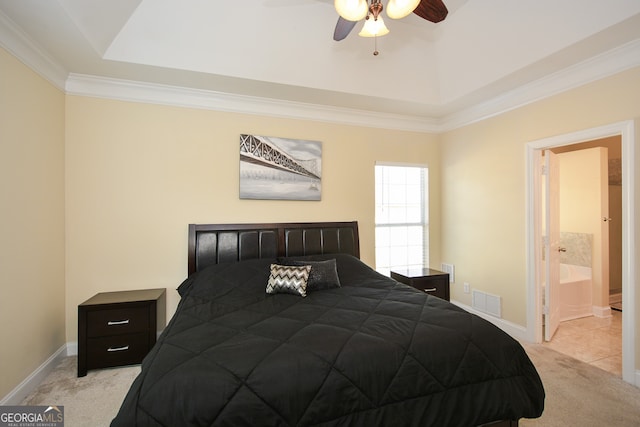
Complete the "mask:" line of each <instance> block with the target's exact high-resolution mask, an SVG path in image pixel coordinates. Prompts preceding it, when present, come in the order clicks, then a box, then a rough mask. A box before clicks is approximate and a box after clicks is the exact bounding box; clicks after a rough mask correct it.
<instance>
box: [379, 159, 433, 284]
mask: <svg viewBox="0 0 640 427" xmlns="http://www.w3.org/2000/svg"><path fill="white" fill-rule="evenodd" d="M375 169H376V170H375V174H376V177H375V178H376V216H375V221H376V269H377V271H378V272H380V273H382V274H386V275H389V272H390V271H391V270H392V269H394V268H422V267H424V266H427V265H428V264H429V262H428V260H429V218H428V217H429V215H428V212H429V209H428V188H429V186H428V169H427V168H426V167H422V166H392V165H381V164H377V165H376V166H375Z"/></svg>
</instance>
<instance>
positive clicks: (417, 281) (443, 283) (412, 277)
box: [391, 268, 449, 301]
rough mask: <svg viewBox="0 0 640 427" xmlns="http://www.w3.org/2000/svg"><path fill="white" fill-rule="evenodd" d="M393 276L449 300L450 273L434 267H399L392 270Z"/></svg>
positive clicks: (401, 281) (399, 280) (406, 283)
mask: <svg viewBox="0 0 640 427" xmlns="http://www.w3.org/2000/svg"><path fill="white" fill-rule="evenodd" d="M391 278H392V279H395V280H397V281H398V282H400V283H404V284H405V285H409V286H413V287H414V288H416V289H419V290H421V291H423V292H425V293H427V294H429V295H433V296H434V297H438V298H442V299H443V300H446V301H449V274H448V273H443V272H442V271H438V270H434V269H432V268H418V269H399V270H395V271H391Z"/></svg>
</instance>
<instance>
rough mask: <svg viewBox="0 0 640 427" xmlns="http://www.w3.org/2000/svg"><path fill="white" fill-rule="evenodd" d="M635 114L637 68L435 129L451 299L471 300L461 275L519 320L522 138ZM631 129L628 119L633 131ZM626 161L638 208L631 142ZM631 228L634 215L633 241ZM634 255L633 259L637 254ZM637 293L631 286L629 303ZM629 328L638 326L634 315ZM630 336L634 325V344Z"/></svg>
mask: <svg viewBox="0 0 640 427" xmlns="http://www.w3.org/2000/svg"><path fill="white" fill-rule="evenodd" d="M636 117H640V68H635V69H632V70H628V71H626V72H623V73H620V74H618V75H616V76H613V77H610V78H606V79H602V80H600V81H597V82H594V83H591V84H589V85H586V86H583V87H580V88H577V89H574V90H571V91H568V92H565V93H562V94H559V95H556V96H554V97H551V98H548V99H545V100H542V101H539V102H536V103H533V104H531V105H528V106H525V107H522V108H519V109H517V110H513V111H510V112H508V113H505V114H502V115H499V116H496V117H493V118H490V119H487V120H484V121H482V122H479V123H475V124H473V125H469V126H466V127H464V128H460V129H456V130H454V131H450V132H446V133H445V134H443V135H442V147H441V153H442V157H441V168H442V178H441V179H442V231H441V232H442V236H441V241H442V248H441V257H442V260H443V261H444V262H449V263H453V264H455V267H456V270H455V271H456V284H455V285H453V286H452V289H451V295H452V298H453V299H456V300H459V301H462V302H463V303H466V304H469V305H470V304H471V298H470V294H464V293H463V292H462V283H463V282H465V281H467V282H469V283H470V285H471V287H472V288H473V287H475V288H479V289H481V290H484V291H486V292H490V293H496V294H498V295H501V296H502V297H503V305H502V309H503V317H504V318H505V319H506V320H508V321H511V322H514V323H516V324H519V325H526V259H525V257H526V242H525V231H526V223H525V178H526V176H525V147H526V144H527V142H530V141H535V140H538V139H542V138H546V137H550V136H554V135H562V134H567V133H570V132H575V131H579V130H584V129H588V128H593V127H597V126H602V125H606V124H610V123H615V122H618V121H622V120H630V119H634V118H636ZM639 129H640V128H639V127H638V124H637V122H636V128H635V130H636V135H638V133H639ZM636 138H638V136H636ZM638 140H640V139H637V140H636V142H637V141H638ZM633 164H634V166H635V170H636V175H635V180H636V182H635V192H636V194H635V197H634V200H635V203H636V207H635V209H636V212H640V211H638V199H640V197H638V196H639V195H640V194H639V193H640V185H639V183H638V182H639V180H640V173H638V165H639V164H640V150H638V149H636V151H635V158H634V159H633ZM639 228H640V219H638V218H636V219H635V230H636V241H637V239H638V229H639ZM636 247H637V245H636ZM636 255H637V256H636V258H637V259H635V260H634V262H635V265H636V266H637V265H640V262H639V258H640V256H638V255H640V253H639V252H638V251H637V252H636ZM634 282H637V281H634ZM634 286H635V285H634ZM639 299H640V292H636V307H638V300H639ZM636 319H638V316H636ZM636 331H640V322H638V321H637V320H636ZM637 336H638V332H636V344H637V345H638V348H639V349H640V339H638V338H637ZM638 354H640V352H638ZM636 366H640V364H639V363H636Z"/></svg>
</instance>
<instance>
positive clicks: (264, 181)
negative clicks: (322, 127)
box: [240, 134, 322, 201]
mask: <svg viewBox="0 0 640 427" xmlns="http://www.w3.org/2000/svg"><path fill="white" fill-rule="evenodd" d="M321 198H322V143H321V142H319V141H310V140H302V139H291V138H281V137H271V136H262V135H252V134H241V135H240V199H258V200H304V201H319V200H321Z"/></svg>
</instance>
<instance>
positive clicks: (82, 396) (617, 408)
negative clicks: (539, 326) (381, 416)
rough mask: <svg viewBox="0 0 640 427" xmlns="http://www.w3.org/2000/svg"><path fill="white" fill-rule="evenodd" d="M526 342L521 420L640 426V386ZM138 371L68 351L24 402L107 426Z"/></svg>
mask: <svg viewBox="0 0 640 427" xmlns="http://www.w3.org/2000/svg"><path fill="white" fill-rule="evenodd" d="M524 346H525V348H526V350H527V352H528V353H529V356H530V357H531V360H532V361H533V363H534V364H535V365H536V367H537V368H538V371H539V373H540V376H541V378H542V382H543V383H544V386H545V391H546V393H547V398H546V401H545V411H544V413H543V414H542V417H540V418H538V419H535V420H526V419H524V420H520V425H521V426H525V427H529V426H536V427H538V426H545V427H555V426H558V427H570V426H579V427H591V426H616V427H625V426H629V427H631V426H634V427H635V426H640V389H638V388H636V387H633V386H632V385H630V384H627V383H625V382H624V381H622V379H620V378H619V377H616V376H614V375H612V374H610V373H608V372H606V371H603V370H601V369H599V368H595V367H592V366H590V365H587V364H586V363H582V362H580V361H577V360H575V359H572V358H570V357H568V356H565V355H563V354H560V353H558V352H556V351H554V350H551V349H549V348H546V347H543V346H542V345H536V344H524ZM139 372H140V367H138V366H135V367H126V368H115V369H103V370H98V371H89V373H88V374H87V376H86V377H83V378H77V377H76V358H75V357H67V358H65V359H64V360H63V361H62V362H61V363H60V365H59V366H58V367H57V368H56V369H55V370H54V371H53V372H52V373H51V374H50V375H49V376H48V377H47V378H46V379H45V380H44V381H43V382H42V384H41V385H40V386H39V387H38V388H37V389H36V390H34V392H33V393H31V394H30V395H29V396H27V398H26V399H25V400H24V401H23V402H22V404H23V405H64V413H65V426H66V427H76V426H78V427H85V426H92V427H93V426H95V427H100V426H108V425H109V423H110V421H111V419H112V418H113V417H114V416H115V414H116V413H117V412H118V409H119V408H120V404H121V403H122V400H123V399H124V396H125V394H126V392H127V390H128V389H129V386H130V384H131V382H132V381H133V379H134V378H135V376H136V375H137V374H138V373H139Z"/></svg>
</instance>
